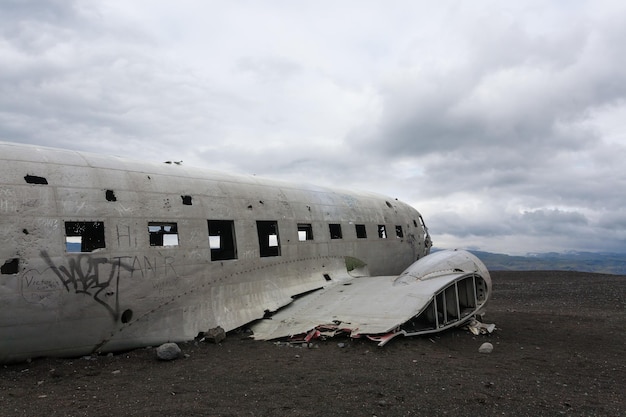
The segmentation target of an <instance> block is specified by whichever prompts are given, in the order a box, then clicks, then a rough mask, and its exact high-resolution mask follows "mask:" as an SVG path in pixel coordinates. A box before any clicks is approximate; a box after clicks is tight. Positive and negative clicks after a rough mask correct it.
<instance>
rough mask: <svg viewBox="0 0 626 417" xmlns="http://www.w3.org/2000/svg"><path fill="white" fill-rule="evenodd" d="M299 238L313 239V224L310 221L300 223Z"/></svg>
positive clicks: (302, 240) (301, 240) (301, 239)
mask: <svg viewBox="0 0 626 417" xmlns="http://www.w3.org/2000/svg"><path fill="white" fill-rule="evenodd" d="M298 240H299V241H300V242H304V241H305V240H313V226H312V225H311V224H310V223H298Z"/></svg>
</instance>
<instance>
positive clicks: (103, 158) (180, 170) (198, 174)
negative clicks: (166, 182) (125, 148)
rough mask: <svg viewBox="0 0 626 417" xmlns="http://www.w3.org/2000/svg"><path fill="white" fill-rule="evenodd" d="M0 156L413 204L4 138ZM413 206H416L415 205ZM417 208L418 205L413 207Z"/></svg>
mask: <svg viewBox="0 0 626 417" xmlns="http://www.w3.org/2000/svg"><path fill="white" fill-rule="evenodd" d="M0 160H6V161H23V162H31V163H46V164H58V165H63V166H77V167H92V168H98V169H105V170H119V171H128V172H137V173H144V174H155V175H164V176H168V177H179V178H181V179H184V178H188V179H198V180H209V181H218V182H231V183H235V184H241V185H245V184H250V185H256V186H267V187H278V188H282V189H286V190H287V189H298V190H305V191H312V192H319V193H333V194H347V195H352V196H355V197H361V198H366V199H377V200H384V201H391V200H393V201H394V204H401V205H405V206H408V207H410V206H409V205H408V204H406V203H403V202H401V201H398V200H396V199H391V198H390V197H387V196H385V195H382V194H377V193H372V192H366V191H362V190H346V189H341V188H334V187H332V188H331V187H322V186H317V185H312V184H307V183H298V184H296V183H293V182H288V181H282V180H276V179H269V178H263V177H257V176H254V175H243V174H231V173H225V172H222V171H216V170H210V169H205V168H195V167H188V166H185V165H178V164H175V163H172V164H168V163H157V162H146V161H138V160H133V159H128V158H124V157H120V156H111V155H103V154H96V153H90V152H82V151H73V150H68V149H59V148H50V147H45V146H38V145H25V144H18V143H12V142H2V141H0ZM411 208H412V207H411ZM413 209H414V208H413Z"/></svg>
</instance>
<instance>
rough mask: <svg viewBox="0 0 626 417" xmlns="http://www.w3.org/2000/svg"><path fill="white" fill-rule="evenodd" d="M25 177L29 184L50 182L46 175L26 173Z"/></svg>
mask: <svg viewBox="0 0 626 417" xmlns="http://www.w3.org/2000/svg"><path fill="white" fill-rule="evenodd" d="M24 179H25V180H26V182H27V183H28V184H42V185H47V184H48V180H47V179H45V178H44V177H38V176H36V175H26V176H25V177H24Z"/></svg>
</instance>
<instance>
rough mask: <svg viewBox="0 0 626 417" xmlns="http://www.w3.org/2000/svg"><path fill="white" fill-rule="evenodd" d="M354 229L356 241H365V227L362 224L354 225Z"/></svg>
mask: <svg viewBox="0 0 626 417" xmlns="http://www.w3.org/2000/svg"><path fill="white" fill-rule="evenodd" d="M354 229H355V230H356V237H357V238H358V239H366V238H367V231H366V230H365V225H364V224H355V225H354Z"/></svg>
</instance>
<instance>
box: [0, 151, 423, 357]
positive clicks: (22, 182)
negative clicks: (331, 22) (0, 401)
mask: <svg viewBox="0 0 626 417" xmlns="http://www.w3.org/2000/svg"><path fill="white" fill-rule="evenodd" d="M209 220H212V221H224V222H230V223H229V224H231V223H232V228H233V236H234V240H235V241H236V256H235V258H233V259H226V260H211V248H210V247H209V236H208V230H207V221H209ZM258 221H270V222H275V226H276V228H277V229H278V230H279V236H278V238H277V240H279V241H280V251H279V253H278V254H274V256H261V255H262V254H263V253H262V252H263V249H262V248H261V246H260V236H259V234H260V231H259V226H258V223H257V222H258ZM299 223H305V224H310V225H311V226H310V227H311V231H312V234H313V240H307V241H300V240H299V238H298V224H299ZM85 224H86V225H88V226H89V227H91V228H95V229H98V230H100V228H103V229H102V230H103V238H102V239H101V240H102V241H101V242H98V243H99V246H97V248H95V249H94V250H91V249H89V250H84V249H81V252H78V253H74V252H71V250H70V249H69V246H68V245H69V243H71V242H70V240H71V238H70V237H68V236H66V235H68V230H69V229H68V228H70V226H71V225H85ZM152 224H157V225H171V224H175V225H176V236H175V238H176V243H177V245H175V246H166V245H164V246H152V243H154V242H152V240H151V239H152V236H151V234H150V233H149V230H150V229H149V228H150V225H152ZM330 224H339V225H340V226H341V228H342V231H343V236H342V238H341V239H331V237H330V235H329V225H330ZM356 224H362V225H364V226H365V228H366V230H367V238H358V237H357V233H356V231H355V225H356ZM380 225H385V227H386V229H387V235H388V236H387V238H385V239H382V238H379V237H378V233H377V229H378V227H379V226H380ZM396 226H401V227H402V229H403V236H401V237H396V236H395V234H394V230H395V227H396ZM168 227H169V226H168ZM266 237H267V236H266ZM81 239H85V241H86V242H88V241H90V239H92V237H90V236H87V237H81ZM95 240H98V239H95ZM429 250H430V237H429V236H428V233H427V230H426V228H425V227H424V226H423V223H422V219H421V216H420V214H419V212H417V211H416V210H415V209H414V208H412V207H410V206H408V205H406V204H404V203H402V202H399V201H397V200H394V199H391V198H388V197H384V196H380V195H375V194H370V193H363V192H353V191H345V190H337V189H328V188H321V187H315V186H311V185H303V184H289V183H284V182H279V181H270V180H263V179H260V178H257V177H253V176H235V175H227V174H223V173H217V172H211V171H205V170H198V169H193V168H188V167H186V166H184V165H183V166H180V165H176V164H158V163H143V162H137V161H131V160H128V159H125V158H120V157H108V156H101V155H93V154H87V153H81V152H73V151H66V150H58V149H49V148H43V147H36V146H27V145H18V144H12V143H3V142H0V267H2V270H1V273H0V362H9V361H17V360H23V359H26V358H31V357H37V356H74V355H82V354H88V353H91V352H107V351H114V350H120V349H130V348H134V347H141V346H147V345H154V344H158V343H162V342H166V341H184V340H190V339H193V338H194V337H196V336H197V335H198V334H199V333H202V332H205V331H207V330H208V329H212V328H216V327H218V326H220V327H222V328H223V329H225V330H226V331H229V330H232V329H234V328H237V327H239V326H242V325H244V324H246V323H249V322H251V321H253V320H256V319H259V318H261V317H263V316H264V315H265V314H266V312H268V311H275V310H278V309H279V308H280V307H282V306H285V305H287V304H289V303H291V302H292V300H293V297H294V296H296V295H298V294H302V293H306V292H308V291H311V290H314V289H318V288H321V287H324V286H326V285H328V283H329V282H331V283H332V282H342V281H343V280H346V279H350V278H351V276H350V274H349V273H348V270H347V265H349V266H350V269H351V268H356V269H354V270H352V272H351V273H352V274H353V275H354V274H356V272H357V271H361V273H364V271H368V272H369V273H371V274H372V275H383V276H391V275H398V274H400V273H401V272H402V271H403V270H404V269H405V268H407V267H408V266H409V265H411V264H412V263H413V262H414V261H416V260H417V259H420V258H424V257H426V255H428V253H429ZM265 255H267V253H265ZM389 301H390V302H391V303H392V304H393V303H394V302H395V301H394V300H389Z"/></svg>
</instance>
